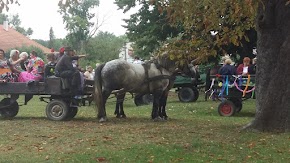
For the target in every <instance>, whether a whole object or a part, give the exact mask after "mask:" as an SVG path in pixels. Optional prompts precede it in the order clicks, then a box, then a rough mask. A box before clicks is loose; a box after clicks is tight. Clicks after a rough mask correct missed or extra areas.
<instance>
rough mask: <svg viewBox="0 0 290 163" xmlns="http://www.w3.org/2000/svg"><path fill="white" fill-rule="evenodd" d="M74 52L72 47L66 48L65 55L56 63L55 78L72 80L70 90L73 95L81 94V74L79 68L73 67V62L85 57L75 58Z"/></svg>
mask: <svg viewBox="0 0 290 163" xmlns="http://www.w3.org/2000/svg"><path fill="white" fill-rule="evenodd" d="M73 55H74V52H73V50H72V49H71V48H70V47H66V48H65V51H64V55H63V56H62V57H61V58H60V60H59V61H58V62H57V63H56V66H55V76H57V77H61V78H69V79H70V81H71V82H70V84H71V86H70V88H71V91H72V93H73V94H79V93H80V92H81V88H82V87H81V78H80V72H79V71H78V69H77V68H75V67H73V65H72V60H75V59H79V58H80V57H83V56H73Z"/></svg>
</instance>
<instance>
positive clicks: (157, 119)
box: [153, 117, 162, 122]
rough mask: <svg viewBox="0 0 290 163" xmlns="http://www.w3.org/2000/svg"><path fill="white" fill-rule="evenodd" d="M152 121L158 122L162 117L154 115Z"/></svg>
mask: <svg viewBox="0 0 290 163" xmlns="http://www.w3.org/2000/svg"><path fill="white" fill-rule="evenodd" d="M153 121H154V122H160V121H162V118H161V117H156V118H153Z"/></svg>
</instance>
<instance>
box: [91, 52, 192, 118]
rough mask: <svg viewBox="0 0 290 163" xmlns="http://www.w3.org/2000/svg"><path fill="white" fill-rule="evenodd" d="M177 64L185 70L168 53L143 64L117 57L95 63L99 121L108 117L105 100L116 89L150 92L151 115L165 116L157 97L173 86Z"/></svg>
mask: <svg viewBox="0 0 290 163" xmlns="http://www.w3.org/2000/svg"><path fill="white" fill-rule="evenodd" d="M186 67H187V66H186ZM178 68H179V69H182V70H184V66H183V67H181V66H177V65H176V64H175V61H172V60H170V59H169V56H167V55H160V56H159V57H158V58H157V59H156V60H154V61H152V62H147V63H145V64H143V65H141V64H132V63H128V62H126V61H124V60H122V59H116V60H112V61H109V62H107V63H105V64H102V65H100V66H98V67H97V68H96V70H95V94H94V97H95V101H96V105H97V112H98V115H97V116H98V118H99V121H100V122H104V121H106V120H107V116H106V109H105V104H106V101H107V99H108V97H109V96H110V94H111V93H112V92H113V91H116V90H118V91H119V92H118V93H119V94H121V93H125V92H130V93H140V94H152V95H153V107H152V113H151V117H152V119H154V120H155V119H159V118H160V117H164V118H165V117H167V115H166V113H165V108H164V112H163V113H162V111H160V110H159V108H160V104H161V103H160V100H162V99H163V95H166V94H168V91H169V89H170V88H171V87H172V84H170V83H172V81H173V79H174V78H173V75H174V73H176V71H177V69H178ZM166 97H167V96H166ZM165 103H166V100H165ZM163 105H164V100H163Z"/></svg>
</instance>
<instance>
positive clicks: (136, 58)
mask: <svg viewBox="0 0 290 163" xmlns="http://www.w3.org/2000/svg"><path fill="white" fill-rule="evenodd" d="M133 63H134V64H142V63H143V62H142V61H141V60H140V58H139V57H138V56H136V57H135V59H134V61H133Z"/></svg>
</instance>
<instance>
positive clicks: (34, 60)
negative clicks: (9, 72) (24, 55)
mask: <svg viewBox="0 0 290 163" xmlns="http://www.w3.org/2000/svg"><path fill="white" fill-rule="evenodd" d="M44 65H45V63H44V61H43V60H42V59H41V58H39V57H37V53H36V52H35V51H32V52H31V53H30V59H29V61H28V64H27V66H26V71H24V72H21V73H20V74H19V78H18V81H19V82H28V81H40V80H42V79H43V76H42V75H43V72H44Z"/></svg>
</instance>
